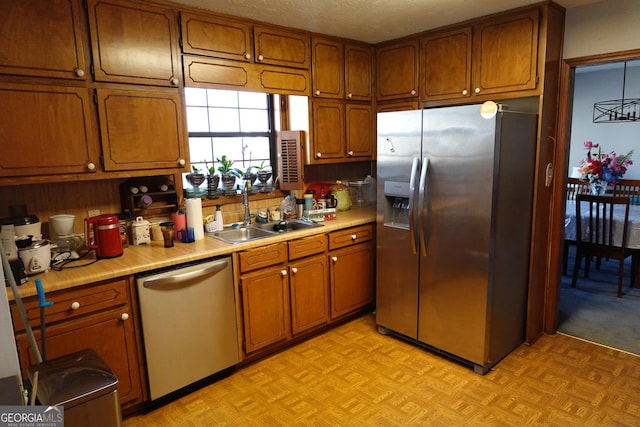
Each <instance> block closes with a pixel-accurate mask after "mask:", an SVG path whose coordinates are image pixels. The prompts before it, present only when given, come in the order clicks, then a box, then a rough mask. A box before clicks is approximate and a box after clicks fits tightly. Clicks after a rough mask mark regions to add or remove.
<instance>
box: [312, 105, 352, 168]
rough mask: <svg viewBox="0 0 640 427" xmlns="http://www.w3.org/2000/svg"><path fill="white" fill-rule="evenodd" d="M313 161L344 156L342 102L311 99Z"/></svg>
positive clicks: (329, 159)
mask: <svg viewBox="0 0 640 427" xmlns="http://www.w3.org/2000/svg"><path fill="white" fill-rule="evenodd" d="M312 104H313V112H312V114H313V120H312V124H313V141H312V144H313V163H327V161H329V162H331V161H332V160H336V159H343V158H344V147H345V124H344V102H341V101H335V102H332V101H313V102H312Z"/></svg>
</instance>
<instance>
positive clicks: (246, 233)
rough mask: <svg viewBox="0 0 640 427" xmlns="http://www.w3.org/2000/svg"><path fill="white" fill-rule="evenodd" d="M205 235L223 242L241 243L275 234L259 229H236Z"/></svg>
mask: <svg viewBox="0 0 640 427" xmlns="http://www.w3.org/2000/svg"><path fill="white" fill-rule="evenodd" d="M206 234H207V236H211V237H213V238H216V239H219V240H222V241H223V242H227V243H242V242H249V241H252V240H258V239H264V238H265V237H270V236H273V235H275V234H276V233H275V232H273V231H269V230H265V229H262V228H259V227H238V228H232V229H230V230H222V231H216V232H214V233H206Z"/></svg>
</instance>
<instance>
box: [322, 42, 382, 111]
mask: <svg viewBox="0 0 640 427" xmlns="http://www.w3.org/2000/svg"><path fill="white" fill-rule="evenodd" d="M311 46H312V58H313V61H312V63H313V66H312V76H313V91H312V93H313V96H315V97H319V98H334V99H347V100H352V101H371V92H372V88H373V86H372V82H373V61H372V58H373V49H372V48H370V47H368V46H365V45H356V44H344V43H342V42H341V41H338V40H334V39H330V38H322V37H314V38H313V39H312V40H311Z"/></svg>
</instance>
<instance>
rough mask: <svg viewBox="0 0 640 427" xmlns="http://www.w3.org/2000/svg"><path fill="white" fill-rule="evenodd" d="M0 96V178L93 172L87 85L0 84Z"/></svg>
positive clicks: (95, 150)
mask: <svg viewBox="0 0 640 427" xmlns="http://www.w3.org/2000/svg"><path fill="white" fill-rule="evenodd" d="M0 99H2V102H0V129H2V132H0V177H17V176H32V175H59V174H69V173H94V172H96V171H97V167H98V165H99V164H100V148H99V145H98V142H97V137H96V134H97V130H96V120H95V119H94V115H93V114H94V113H93V111H94V110H93V97H92V96H90V92H89V89H87V88H81V87H65V86H53V85H29V84H12V83H3V85H2V87H1V88H0Z"/></svg>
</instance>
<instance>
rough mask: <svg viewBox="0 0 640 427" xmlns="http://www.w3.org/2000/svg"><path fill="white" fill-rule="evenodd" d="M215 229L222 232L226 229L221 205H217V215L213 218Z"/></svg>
mask: <svg viewBox="0 0 640 427" xmlns="http://www.w3.org/2000/svg"><path fill="white" fill-rule="evenodd" d="M213 224H214V226H213V228H214V229H215V230H216V231H222V230H223V229H224V222H223V221H222V211H221V210H220V205H216V213H215V215H214V217H213Z"/></svg>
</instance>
